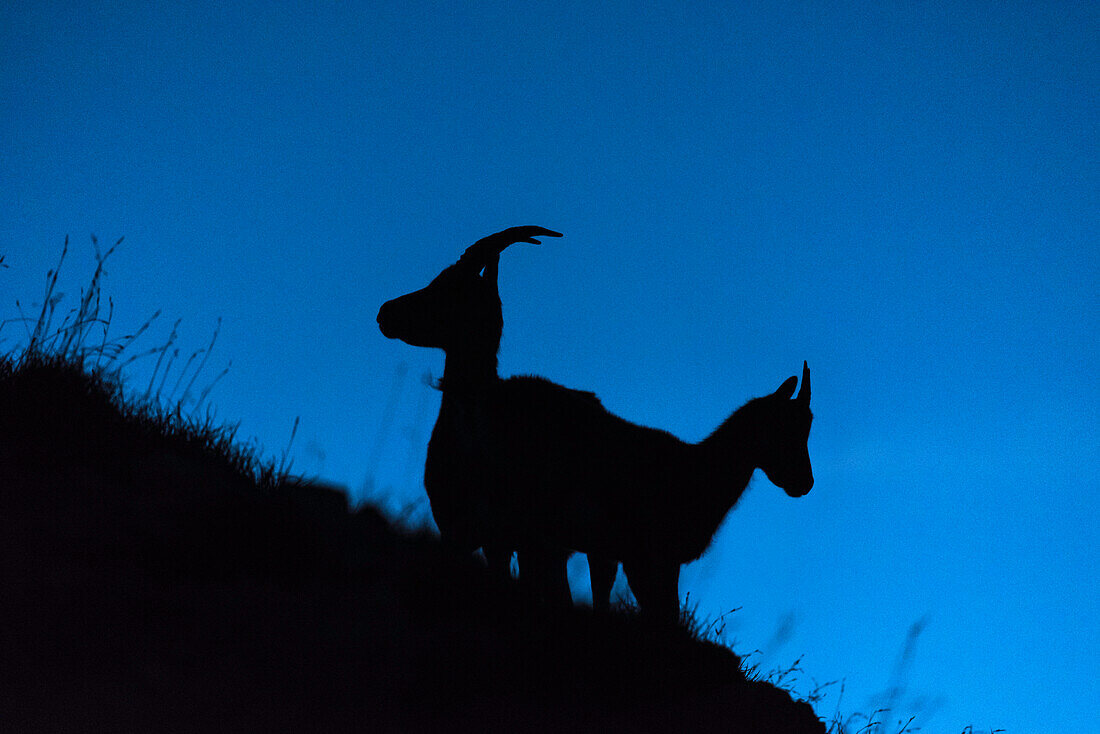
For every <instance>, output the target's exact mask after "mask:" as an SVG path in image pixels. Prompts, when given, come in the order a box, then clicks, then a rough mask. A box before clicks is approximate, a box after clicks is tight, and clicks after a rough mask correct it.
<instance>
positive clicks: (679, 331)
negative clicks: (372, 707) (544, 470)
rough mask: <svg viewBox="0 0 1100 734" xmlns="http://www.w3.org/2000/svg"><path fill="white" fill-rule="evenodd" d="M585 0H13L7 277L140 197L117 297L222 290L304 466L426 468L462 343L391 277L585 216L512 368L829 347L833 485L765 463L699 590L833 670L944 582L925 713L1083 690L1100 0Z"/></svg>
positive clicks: (1040, 710) (525, 321)
mask: <svg viewBox="0 0 1100 734" xmlns="http://www.w3.org/2000/svg"><path fill="white" fill-rule="evenodd" d="M592 5H593V4H591V3H563V2H554V3H545V4H539V3H525V2H513V3H503V2H496V3H481V4H478V5H477V6H476V7H475V6H474V5H473V4H470V3H441V4H416V3H410V2H407V1H405V2H400V3H397V2H393V3H381V2H380V3H368V4H364V5H361V6H358V7H351V4H348V3H311V4H308V5H306V4H303V5H301V6H297V7H293V6H291V5H290V4H287V3H279V4H271V3H255V4H251V5H250V4H246V3H236V4H224V3H223V4H204V3H185V4H175V5H168V4H165V5H164V6H158V5H157V4H152V3H118V4H114V5H113V6H112V7H104V6H103V5H102V4H91V3H88V4H85V3H52V4H46V3H22V4H11V3H9V4H7V5H5V6H4V7H3V8H2V9H0V64H2V68H3V70H4V71H3V73H2V74H0V112H2V114H0V161H2V165H0V213H2V216H0V254H3V255H5V263H6V264H8V265H9V266H10V267H9V268H8V269H6V270H3V271H0V294H2V297H3V301H4V303H2V304H0V305H3V309H4V310H3V313H4V316H5V317H7V316H10V315H14V310H15V308H14V301H15V299H16V298H19V299H20V300H21V302H22V303H23V304H30V303H33V302H34V301H35V299H38V298H40V294H41V292H42V288H43V285H44V278H45V273H46V271H47V269H49V268H50V267H53V265H54V264H55V262H56V258H57V256H58V255H59V253H60V247H61V242H62V240H63V238H64V236H65V234H70V235H72V238H73V247H72V252H71V254H70V260H69V261H68V262H67V263H66V270H65V271H64V274H63V278H62V283H63V286H64V289H65V290H67V291H68V292H69V294H70V297H72V296H74V295H75V294H76V293H77V292H78V290H79V287H80V285H81V284H82V283H83V282H84V281H86V279H87V277H88V275H89V274H90V272H91V263H92V261H93V259H92V251H91V247H90V245H89V244H87V235H88V233H90V232H94V233H96V234H97V235H99V236H100V238H101V240H104V241H107V240H111V241H113V240H114V239H116V238H117V237H119V236H122V235H125V237H126V241H125V242H124V244H123V245H122V246H121V248H120V250H119V251H118V252H117V253H116V254H115V255H114V256H113V258H112V261H111V265H110V267H109V268H108V271H109V276H108V279H107V283H106V292H107V293H109V294H110V295H111V296H112V297H113V298H114V300H115V303H116V316H115V318H116V328H117V329H118V332H117V333H123V332H125V331H126V330H127V329H133V328H135V327H136V326H137V325H138V324H140V323H141V322H142V321H144V320H145V319H146V318H147V317H148V316H149V315H150V314H151V313H153V312H154V311H155V310H157V309H162V310H163V312H164V314H165V315H164V316H163V317H162V319H163V322H164V323H161V324H159V326H158V327H157V328H159V329H160V331H159V332H156V333H155V334H154V335H153V336H154V338H153V339H151V340H150V341H149V342H148V343H153V342H155V341H156V339H163V338H165V337H166V335H167V332H168V330H169V328H170V325H171V322H172V321H174V320H175V319H176V318H182V319H183V322H182V324H181V327H180V335H181V336H180V342H181V344H182V345H183V346H184V347H185V348H189V349H190V348H198V347H200V346H203V345H204V344H205V343H206V341H207V340H208V339H209V336H210V334H211V333H212V331H213V330H214V328H215V324H216V322H217V319H218V318H219V317H221V318H222V319H223V325H222V329H221V333H220V335H219V338H218V344H217V347H216V349H215V352H214V356H213V357H212V358H211V362H210V364H211V368H208V371H209V372H210V376H211V377H212V376H213V374H215V372H216V371H217V370H220V369H221V368H222V367H224V366H225V364H226V363H228V362H229V361H232V367H231V369H230V372H229V374H228V375H227V377H226V378H225V379H224V380H223V381H222V382H221V383H219V384H218V386H217V387H216V389H215V390H214V392H213V393H212V395H211V402H212V403H213V404H214V405H215V406H216V408H217V410H218V415H219V416H221V417H222V418H224V419H225V420H233V421H237V420H239V421H240V423H241V435H242V436H254V437H256V439H257V440H258V441H259V442H260V443H262V444H263V445H264V446H265V447H266V449H267V450H268V452H269V453H271V454H275V453H278V452H280V451H281V450H282V449H283V447H284V446H285V445H286V442H287V440H288V439H289V436H290V431H291V426H292V425H293V423H294V419H295V417H296V416H300V417H301V424H300V428H299V430H298V434H297V436H296V438H295V443H294V446H293V451H292V455H293V456H294V460H295V468H296V469H297V470H300V471H302V472H305V473H314V474H318V475H320V476H322V477H326V478H328V479H330V480H332V481H335V482H338V483H341V484H344V485H345V486H348V487H350V488H351V489H352V490H353V491H355V492H359V491H360V490H361V488H362V487H363V486H364V482H365V480H366V479H367V478H368V477H370V478H371V479H372V480H373V482H374V484H375V486H376V487H378V488H382V489H384V490H385V491H386V492H387V493H388V494H387V501H388V502H390V503H391V504H392V505H393V506H400V505H406V504H409V503H417V502H419V503H420V505H419V506H420V508H421V510H422V509H423V492H422V490H421V489H420V487H419V470H420V464H421V462H422V461H423V448H424V444H425V443H426V441H427V433H428V431H429V430H430V427H431V423H432V420H433V419H434V411H435V410H436V408H437V406H438V399H439V398H438V394H437V393H435V392H433V391H430V390H429V389H428V388H426V387H425V386H424V385H423V384H422V382H421V376H422V375H423V374H424V373H428V372H430V373H431V374H433V375H436V376H438V375H439V374H440V372H441V370H442V355H441V354H440V353H435V352H431V351H427V350H417V349H414V348H412V347H408V346H406V345H404V344H402V343H400V342H395V341H388V340H386V339H384V338H383V337H382V336H381V334H380V333H379V332H378V330H377V328H376V325H375V323H374V317H375V314H376V313H377V309H378V306H379V305H380V304H381V303H382V302H383V301H384V300H386V299H388V298H391V297H393V296H396V295H400V294H402V293H404V292H407V291H409V290H413V289H415V288H419V287H421V286H423V285H424V284H426V283H427V282H428V281H429V280H430V279H431V278H432V277H433V276H434V275H435V274H436V273H437V272H438V271H439V270H441V269H442V268H443V267H445V266H446V265H447V264H449V263H451V262H453V261H454V260H455V259H456V258H457V256H458V255H459V254H460V253H461V252H462V250H463V249H464V248H465V247H466V246H467V245H468V244H469V243H471V242H472V241H474V240H475V239H477V238H479V237H481V236H483V235H486V234H489V233H490V232H493V231H496V230H498V229H503V228H504V227H508V226H511V225H516V224H539V225H543V226H546V227H550V228H552V229H556V230H558V231H561V232H564V233H565V237H564V238H563V239H561V240H551V241H548V242H547V243H546V244H544V245H543V246H541V247H537V248H536V247H533V246H524V245H517V246H515V247H513V248H512V249H510V250H509V251H508V252H506V253H505V255H504V258H503V260H502V264H501V276H500V277H501V296H502V300H503V303H504V316H505V330H504V339H503V343H502V348H501V355H500V364H501V373H502V374H506V375H507V374H519V373H535V374H541V375H544V376H546V377H549V378H551V379H554V380H556V381H559V382H561V383H563V384H565V385H567V386H570V387H576V388H582V389H589V390H594V391H595V392H596V393H597V394H598V395H599V396H600V397H601V399H602V400H603V401H604V404H605V405H606V406H607V407H608V408H609V409H611V410H613V411H614V412H617V413H619V414H620V415H623V416H624V417H626V418H629V419H631V420H634V421H637V422H640V423H644V424H647V425H653V426H657V427H660V428H664V429H667V430H670V431H672V432H673V433H675V434H676V435H678V436H680V437H682V438H684V439H686V440H698V439H700V438H702V437H703V436H705V435H706V434H707V433H708V432H709V431H710V430H712V429H713V428H714V427H715V426H716V425H717V424H718V423H719V422H720V421H721V420H722V419H724V418H725V417H726V416H727V415H728V414H729V413H730V412H731V411H732V410H734V409H735V408H736V407H737V406H739V405H740V404H741V403H743V402H744V401H745V400H747V399H748V398H750V397H753V396H756V395H760V394H763V393H765V392H767V391H771V390H774V389H775V388H776V387H777V386H778V385H779V383H780V382H782V380H783V379H784V378H786V377H787V376H789V375H792V374H796V373H797V372H798V371H799V368H800V366H801V364H802V360H803V359H805V360H808V361H809V363H810V367H811V369H812V370H813V387H814V397H813V403H814V413H815V415H816V420H815V424H814V429H813V433H812V434H811V439H810V450H811V457H812V459H813V461H814V473H815V477H816V479H817V484H816V485H815V487H814V490H813V492H812V493H811V494H810V495H808V496H807V497H805V498H803V499H801V500H797V501H795V500H791V499H789V498H787V497H786V496H785V495H784V494H783V493H782V492H781V491H779V490H778V489H776V488H775V487H773V486H771V485H770V484H769V483H768V482H767V480H766V479H765V478H763V477H757V478H756V479H755V480H754V485H753V487H752V488H750V491H749V492H748V493H747V494H746V496H745V498H744V500H743V501H742V504H741V505H740V506H739V507H738V508H737V510H736V511H735V512H734V513H732V514H731V515H730V517H729V518H728V519H727V522H726V524H725V525H724V527H723V529H722V530H721V531H720V533H719V535H718V536H717V538H716V541H715V543H714V545H713V547H712V548H711V550H710V552H709V553H708V554H707V555H706V556H704V558H703V559H702V560H700V561H699V562H697V563H695V564H692V565H690V566H688V567H686V568H685V570H684V573H683V575H682V580H681V595H684V594H685V593H687V592H689V591H690V593H691V599H692V600H693V601H697V602H698V603H699V605H700V612H701V613H704V614H709V615H716V614H719V613H721V612H723V611H725V610H728V609H730V608H733V607H740V608H741V609H740V610H739V611H738V612H736V613H734V614H732V615H729V616H728V617H727V618H726V620H727V630H728V632H729V633H730V636H731V637H733V638H735V639H736V640H737V641H738V644H737V648H738V649H739V650H740V651H742V652H743V653H745V652H749V651H751V650H754V649H759V650H761V653H760V655H758V656H757V660H758V662H760V663H761V664H762V666H763V667H765V668H769V667H774V666H779V665H783V664H784V663H789V662H791V661H793V660H794V659H795V658H797V657H799V656H801V657H802V663H801V666H802V668H803V669H804V671H805V673H804V674H803V683H802V685H803V689H804V690H806V689H809V688H812V687H813V685H812V681H811V679H816V680H817V681H818V682H819V683H824V682H826V681H832V680H837V679H844V680H845V693H844V698H843V700H842V701H841V702H840V708H841V709H842V710H845V711H853V710H863V711H867V710H869V709H870V708H871V707H872V705H873V700H874V699H873V697H874V695H875V694H876V693H878V692H881V691H882V690H884V689H885V688H886V687H887V686H888V685H890V684H891V681H892V676H894V674H895V667H896V664H897V662H898V658H899V655H900V653H901V650H902V647H903V644H904V642H905V637H906V634H907V631H908V630H909V628H910V626H911V625H912V624H914V623H916V622H918V621H920V620H927V623H926V625H925V627H924V629H923V632H922V633H921V635H920V637H919V639H918V641H917V646H916V652H915V655H914V657H913V660H912V664H911V667H910V668H909V670H908V672H907V680H908V688H907V691H906V693H905V694H904V696H903V697H902V702H901V706H900V710H899V714H905V718H908V715H909V714H910V713H916V714H918V719H917V722H916V723H918V724H921V725H923V726H925V731H957V730H960V729H962V727H963V726H965V725H967V724H974V725H975V727H977V728H982V729H987V728H992V727H1002V728H1005V729H1007V730H1009V731H1019V732H1024V731H1040V730H1047V731H1069V730H1080V729H1083V728H1085V726H1084V724H1085V716H1086V715H1087V711H1086V710H1087V707H1083V706H1082V702H1084V701H1089V700H1093V701H1095V700H1097V699H1098V698H1100V690H1098V688H1097V683H1096V681H1095V676H1094V675H1092V674H1091V671H1092V670H1093V668H1094V667H1095V660H1096V659H1097V657H1100V633H1098V631H1097V630H1098V629H1100V601H1098V600H1100V594H1098V593H1097V587H1096V582H1095V573H1094V571H1093V570H1092V569H1095V568H1096V567H1097V565H1098V564H1100V552H1098V551H1097V543H1096V540H1097V538H1096V531H1095V522H1094V518H1095V517H1096V516H1097V511H1098V510H1100V499H1098V497H1100V493H1098V490H1100V481H1098V480H1100V471H1098V468H1097V467H1098V458H1100V457H1098V455H1097V454H1098V451H1097V447H1098V446H1100V436H1098V429H1097V417H1098V411H1097V392H1096V380H1095V377H1094V376H1093V375H1094V371H1095V369H1096V364H1097V361H1098V360H1097V357H1098V351H1100V350H1098V348H1097V343H1098V338H1097V337H1098V335H1100V323H1098V319H1100V307H1098V306H1100V302H1098V299H1097V296H1096V293H1097V292H1098V291H1100V256H1098V246H1097V243H1098V242H1100V237H1098V226H1097V225H1098V224H1100V221H1098V220H1100V217H1098V212H1100V201H1098V196H1097V192H1098V191H1100V176H1098V160H1100V155H1098V151H1097V144H1096V141H1097V139H1098V135H1097V120H1098V113H1100V110H1098V97H1097V91H1096V90H1097V89H1100V62H1098V58H1100V57H1098V55H1097V53H1096V49H1097V47H1098V39H1100V34H1098V31H1100V11H1098V9H1097V5H1096V4H1095V3H1054V2H1049V3H1041V2H1036V3H1018V2H1006V3H996V4H991V3H979V2H973V3H968V2H953V3H844V4H831V5H830V7H823V5H822V4H818V3H781V2H780V3H738V4H736V7H730V5H732V4H728V3H715V4H705V5H704V4H696V5H695V6H694V7H691V8H686V7H684V6H681V5H678V4H672V3H646V4H632V3H601V4H599V7H598V8H597V7H592ZM19 335H20V332H19V331H18V330H17V329H16V328H15V327H13V326H11V325H9V326H8V327H6V328H5V329H4V331H2V332H0V339H4V340H5V342H4V343H5V344H8V345H10V344H12V343H13V342H14V341H17V339H18V337H19ZM215 363H216V365H215ZM402 365H403V369H404V372H402V371H401V370H402ZM151 367H152V365H151V364H146V365H142V364H141V363H137V364H135V365H134V371H135V382H138V383H140V376H141V375H142V374H145V375H146V379H148V371H149V370H150V369H151ZM143 370H144V372H143ZM388 403H390V404H392V405H393V406H394V407H393V411H392V418H388V417H387V410H386V405H387V404H388ZM375 459H377V460H376V461H375ZM784 620H789V621H790V624H789V625H788V626H789V627H790V630H791V632H790V634H780V635H777V634H776V631H777V629H778V628H779V627H780V626H782V624H783V622H784ZM835 699H836V696H835V694H834V695H833V696H832V697H831V698H829V699H827V700H826V704H824V707H825V709H826V710H822V711H820V713H822V714H823V715H825V714H830V713H831V710H827V709H828V708H829V707H831V706H833V705H835Z"/></svg>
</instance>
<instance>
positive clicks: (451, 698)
mask: <svg viewBox="0 0 1100 734" xmlns="http://www.w3.org/2000/svg"><path fill="white" fill-rule="evenodd" d="M123 412H125V413H127V415H126V416H124V415H123V413H121V412H120V411H119V408H118V401H117V399H116V397H115V391H113V390H112V389H104V388H102V386H97V384H96V383H95V382H94V381H90V380H88V379H87V378H86V377H84V376H83V375H82V374H81V373H79V371H76V370H72V369H68V368H59V367H57V366H48V365H45V366H43V365H38V366H34V365H32V366H30V367H23V368H22V369H19V370H17V371H13V369H12V365H11V363H10V362H5V363H2V364H0V620H2V621H0V730H3V731H49V732H63V731H165V732H168V731H303V732H306V731H383V732H389V731H394V732H397V731H486V732H494V731H499V732H519V731H533V732H559V731H563V732H564V731H572V732H583V731H593V732H596V731H599V732H615V731H624V732H638V731H678V732H679V731H684V732H710V731H715V732H717V731H721V732H729V733H732V732H775V733H782V732H824V731H825V726H824V725H823V724H822V723H821V722H819V720H818V719H817V717H816V716H815V715H814V712H813V711H812V709H811V708H810V706H809V705H808V704H806V703H800V702H794V701H792V700H791V698H790V696H789V695H788V694H787V692H785V691H782V690H780V689H777V688H775V687H774V686H772V685H770V684H768V683H763V682H753V681H749V680H746V678H745V675H744V674H743V673H742V671H741V668H740V660H739V659H738V658H737V656H736V655H735V654H734V653H733V652H731V651H730V650H729V649H727V648H725V647H722V646H720V645H717V644H713V643H710V642H705V641H700V640H698V639H696V638H694V637H693V636H692V635H691V634H689V633H688V632H686V631H684V630H662V629H656V628H653V627H650V626H648V625H646V624H644V623H642V622H641V621H640V620H638V619H637V618H636V617H634V616H632V615H629V614H615V615H612V616H611V617H610V618H607V619H599V618H595V617H593V616H592V614H591V613H590V612H588V611H587V610H583V609H577V610H573V611H571V612H569V613H566V612H562V611H553V610H548V609H546V608H544V607H542V606H541V605H539V604H537V603H535V602H534V601H533V600H531V599H530V598H528V596H527V595H526V594H525V593H524V592H523V591H522V590H521V589H519V588H517V585H516V584H503V585H501V584H495V583H493V582H492V581H491V580H490V579H488V578H487V577H486V575H485V574H484V572H483V569H482V568H481V567H480V565H479V564H478V563H477V562H476V560H474V559H460V558H455V557H453V556H451V555H449V554H447V553H445V552H443V550H442V549H441V548H440V547H439V546H438V544H437V543H436V542H435V541H434V539H433V538H432V537H430V536H428V535H426V534H410V533H407V532H402V531H399V530H398V529H395V528H394V527H393V526H391V524H390V523H389V522H388V521H387V520H385V519H384V518H383V517H382V516H381V515H380V514H379V513H378V512H377V511H375V510H374V509H372V508H369V507H368V508H363V509H360V510H358V511H349V510H348V508H347V506H346V501H345V499H344V497H343V495H341V494H339V493H334V492H331V491H329V490H325V489H322V488H316V487H309V486H302V485H298V484H293V483H289V482H279V481H278V480H277V478H276V477H274V476H272V473H271V472H270V471H269V472H266V473H264V472H259V474H260V479H259V481H257V471H256V469H255V465H254V464H253V463H250V460H249V457H248V456H247V455H241V454H240V453H235V450H234V449H233V448H232V447H231V446H230V444H229V438H230V436H229V435H228V434H226V433H225V432H219V431H218V430H216V429H210V428H209V427H207V428H195V427H191V428H186V427H184V426H183V424H182V423H181V422H180V421H173V420H172V419H170V418H164V417H160V418H152V417H150V416H149V415H148V414H147V413H144V414H143V413H142V412H141V411H135V410H132V409H124V411H123Z"/></svg>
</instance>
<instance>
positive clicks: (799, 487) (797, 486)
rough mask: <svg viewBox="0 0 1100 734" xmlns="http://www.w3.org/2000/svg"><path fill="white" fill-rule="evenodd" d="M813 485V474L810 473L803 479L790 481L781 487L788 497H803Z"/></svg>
mask: <svg viewBox="0 0 1100 734" xmlns="http://www.w3.org/2000/svg"><path fill="white" fill-rule="evenodd" d="M813 487H814V475H813V474H812V473H811V474H810V475H809V477H808V479H806V480H805V481H799V482H792V483H790V484H788V485H786V486H784V487H783V491H784V492H786V493H787V495H788V496H789V497H805V496H806V495H807V494H809V493H810V490H811V489H813Z"/></svg>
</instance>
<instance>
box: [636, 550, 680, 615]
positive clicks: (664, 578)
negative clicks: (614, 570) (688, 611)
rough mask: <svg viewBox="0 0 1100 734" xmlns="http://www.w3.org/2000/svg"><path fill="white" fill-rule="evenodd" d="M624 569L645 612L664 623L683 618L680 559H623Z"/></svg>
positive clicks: (643, 612) (644, 613)
mask: <svg viewBox="0 0 1100 734" xmlns="http://www.w3.org/2000/svg"><path fill="white" fill-rule="evenodd" d="M623 572H624V573H626V580H627V582H628V583H629V584H630V590H631V591H633V592H634V598H635V599H637V600H638V607H639V609H641V612H642V614H643V615H645V616H646V617H648V618H650V619H653V620H656V621H659V622H661V623H662V624H673V625H674V624H677V623H678V622H679V621H680V594H679V582H680V564H679V563H676V562H671V563H670V562H668V561H658V562H654V561H630V562H628V561H623Z"/></svg>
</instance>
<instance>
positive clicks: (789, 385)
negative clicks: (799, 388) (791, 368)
mask: <svg viewBox="0 0 1100 734" xmlns="http://www.w3.org/2000/svg"><path fill="white" fill-rule="evenodd" d="M797 384H798V378H797V377H788V378H787V379H786V380H784V381H783V384H782V385H780V386H779V389H778V390H776V391H775V392H774V393H773V396H774V397H777V398H782V399H783V400H787V399H788V398H790V397H791V396H792V395H794V386H795V385H797Z"/></svg>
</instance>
